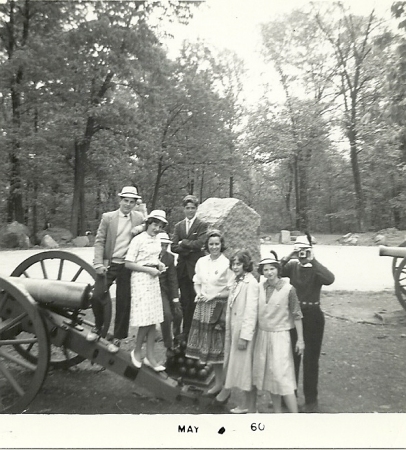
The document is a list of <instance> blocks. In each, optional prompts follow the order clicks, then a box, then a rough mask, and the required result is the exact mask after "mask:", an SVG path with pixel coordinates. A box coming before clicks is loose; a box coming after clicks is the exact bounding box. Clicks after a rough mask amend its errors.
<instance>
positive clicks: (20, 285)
mask: <svg viewBox="0 0 406 450" xmlns="http://www.w3.org/2000/svg"><path fill="white" fill-rule="evenodd" d="M95 279H96V272H95V271H94V269H93V267H92V266H91V265H89V264H88V263H87V262H85V261H84V260H82V259H81V258H79V257H78V256H76V255H74V254H72V253H70V252H65V251H58V250H56V251H55V250H52V251H45V252H42V253H38V254H36V255H34V256H32V257H30V258H28V259H26V260H25V261H23V262H22V263H21V264H20V265H19V266H18V267H16V268H15V269H14V270H13V272H12V273H11V276H9V277H4V278H1V277H0V412H1V413H19V412H22V411H24V410H25V409H26V408H27V407H28V405H29V404H30V403H31V402H32V400H33V399H34V398H35V396H36V395H37V394H38V392H39V391H40V389H41V386H42V385H43V382H44V380H45V378H46V375H47V372H48V369H49V367H50V366H51V367H53V368H56V369H58V368H60V369H66V368H69V367H71V366H74V365H76V364H79V363H80V362H82V361H83V360H85V359H88V360H90V361H91V362H92V363H97V364H99V365H101V366H103V367H105V368H106V369H108V370H111V371H114V372H115V373H117V374H119V375H121V376H124V377H126V378H127V379H130V380H134V382H139V383H142V384H143V385H145V386H148V388H149V389H150V390H151V391H152V392H153V393H154V395H156V396H157V397H159V398H164V399H167V400H170V401H174V400H183V401H192V402H197V401H200V402H204V401H205V397H202V396H201V394H202V393H203V388H202V387H201V386H200V387H199V386H195V385H191V384H185V383H183V380H182V379H174V378H171V377H169V376H168V374H167V373H165V372H160V373H157V372H154V371H153V370H152V369H150V368H149V367H146V366H145V365H143V366H142V367H141V369H137V368H135V367H134V366H133V365H132V363H131V358H130V355H129V353H128V352H126V351H124V350H122V349H120V350H119V351H118V352H117V353H114V354H112V353H110V352H109V351H108V344H109V340H108V338H109V337H110V336H109V334H108V329H109V325H110V322H111V316H112V312H111V302H109V305H110V307H109V308H106V311H105V324H106V325H105V327H104V329H103V330H102V336H101V338H100V339H99V340H97V341H96V342H89V341H87V340H86V336H87V334H88V333H89V331H90V329H91V328H92V327H93V326H94V324H93V321H92V319H93V316H92V313H91V310H90V309H89V308H90V306H91V301H92V293H93V289H94V283H95ZM67 376H68V375H67Z"/></svg>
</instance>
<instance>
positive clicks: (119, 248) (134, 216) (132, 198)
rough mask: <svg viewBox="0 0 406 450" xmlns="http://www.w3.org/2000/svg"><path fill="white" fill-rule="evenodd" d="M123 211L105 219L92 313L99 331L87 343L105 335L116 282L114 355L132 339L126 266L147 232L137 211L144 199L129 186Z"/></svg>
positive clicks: (121, 205) (122, 195)
mask: <svg viewBox="0 0 406 450" xmlns="http://www.w3.org/2000/svg"><path fill="white" fill-rule="evenodd" d="M118 196H119V197H120V202H119V208H118V209H117V210H116V211H111V212H106V213H104V214H103V215H102V218H101V222H100V225H99V228H98V230H97V234H96V238H95V243H94V260H93V267H94V268H95V269H96V273H97V275H98V276H97V279H96V285H95V292H94V295H93V301H92V309H93V313H94V316H95V328H94V329H92V331H91V332H90V333H89V334H88V336H87V340H89V341H95V340H97V339H98V338H99V336H100V334H101V333H102V330H103V326H104V321H105V313H106V310H107V308H106V307H105V305H106V303H107V302H109V301H110V297H109V295H108V291H109V288H110V286H111V285H112V284H113V282H114V281H116V285H117V289H116V316H115V321H114V341H113V343H112V344H110V345H109V351H111V352H112V353H114V352H117V351H118V346H119V345H120V339H125V338H126V337H127V336H128V328H129V320H130V308H131V282H130V279H131V271H130V270H129V269H127V268H126V267H125V266H124V260H125V256H126V254H127V250H128V246H129V245H130V242H131V239H132V238H133V237H134V236H135V235H137V234H138V233H140V232H142V231H144V229H145V225H144V216H143V215H142V214H141V213H140V212H137V211H133V209H134V207H135V205H136V202H137V200H138V199H140V198H141V196H140V195H139V194H138V191H137V188H136V187H134V186H125V187H123V189H122V190H121V192H120V193H119V194H118Z"/></svg>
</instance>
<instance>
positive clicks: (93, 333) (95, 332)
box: [86, 328, 100, 342]
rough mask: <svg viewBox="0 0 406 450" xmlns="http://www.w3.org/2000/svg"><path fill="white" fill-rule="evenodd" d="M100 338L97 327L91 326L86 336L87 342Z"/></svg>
mask: <svg viewBox="0 0 406 450" xmlns="http://www.w3.org/2000/svg"><path fill="white" fill-rule="evenodd" d="M98 339H100V330H98V329H97V328H92V329H91V330H90V331H89V333H88V334H87V336H86V340H87V341H88V342H96V341H97V340H98Z"/></svg>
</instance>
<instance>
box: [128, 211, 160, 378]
mask: <svg viewBox="0 0 406 450" xmlns="http://www.w3.org/2000/svg"><path fill="white" fill-rule="evenodd" d="M167 223H168V221H167V220H166V214H165V211H162V210H154V211H152V212H151V213H150V214H148V216H147V218H146V221H145V227H146V230H145V231H144V232H143V233H141V234H139V235H138V236H135V237H134V238H133V240H132V241H131V244H130V247H129V249H128V252H127V256H126V261H125V265H126V267H127V268H128V269H130V270H132V274H131V315H130V325H132V326H137V327H139V328H138V334H137V340H136V344H135V349H134V350H133V351H132V352H131V361H132V363H133V364H134V366H135V367H136V368H138V369H139V368H140V367H141V365H142V359H141V351H142V344H143V342H144V339H145V338H146V340H147V346H146V356H145V358H144V360H143V362H144V364H145V365H146V366H149V367H151V368H152V369H153V370H155V371H156V372H161V371H164V370H165V367H164V366H162V365H160V364H159V363H158V362H157V361H156V358H155V354H154V348H155V328H156V324H158V323H161V322H162V321H163V308H162V297H161V289H160V286H159V275H160V274H161V273H162V272H163V271H164V270H165V264H163V263H162V262H161V261H160V260H159V254H160V252H161V241H160V239H159V238H158V237H157V235H158V233H159V232H161V231H162V229H163V228H164V227H165V225H166V224H167Z"/></svg>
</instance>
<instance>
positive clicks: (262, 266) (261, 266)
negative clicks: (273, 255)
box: [257, 262, 282, 277]
mask: <svg viewBox="0 0 406 450" xmlns="http://www.w3.org/2000/svg"><path fill="white" fill-rule="evenodd" d="M268 264H270V265H271V266H275V267H276V268H277V269H278V277H280V276H281V273H282V267H281V265H280V264H279V263H278V262H275V263H266V264H259V265H258V269H257V272H258V273H259V274H260V275H263V274H264V266H266V265H268Z"/></svg>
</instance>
